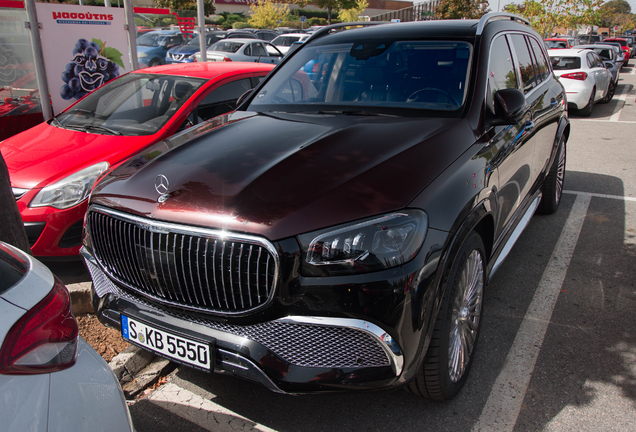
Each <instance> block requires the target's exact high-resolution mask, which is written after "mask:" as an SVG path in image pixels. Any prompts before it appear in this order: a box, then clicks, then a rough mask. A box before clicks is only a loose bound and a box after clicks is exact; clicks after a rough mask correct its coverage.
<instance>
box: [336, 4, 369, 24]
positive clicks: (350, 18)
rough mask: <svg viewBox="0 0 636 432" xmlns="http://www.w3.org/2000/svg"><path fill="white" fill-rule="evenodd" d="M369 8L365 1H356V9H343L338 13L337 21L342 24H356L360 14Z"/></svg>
mask: <svg viewBox="0 0 636 432" xmlns="http://www.w3.org/2000/svg"><path fill="white" fill-rule="evenodd" d="M368 7H369V3H367V0H358V2H357V5H356V7H354V8H351V9H345V10H342V11H340V12H339V13H338V19H339V20H340V21H342V22H356V21H358V17H359V16H360V15H361V14H362V12H363V11H364V10H365V9H366V8H368Z"/></svg>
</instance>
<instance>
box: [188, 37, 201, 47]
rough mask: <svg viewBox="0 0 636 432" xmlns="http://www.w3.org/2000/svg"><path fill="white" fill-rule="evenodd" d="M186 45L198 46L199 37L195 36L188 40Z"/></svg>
mask: <svg viewBox="0 0 636 432" xmlns="http://www.w3.org/2000/svg"><path fill="white" fill-rule="evenodd" d="M188 45H196V46H199V36H195V37H193V38H192V39H190V42H188Z"/></svg>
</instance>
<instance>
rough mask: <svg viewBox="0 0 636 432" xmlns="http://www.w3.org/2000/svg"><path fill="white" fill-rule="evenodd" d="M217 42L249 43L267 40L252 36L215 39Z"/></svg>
mask: <svg viewBox="0 0 636 432" xmlns="http://www.w3.org/2000/svg"><path fill="white" fill-rule="evenodd" d="M218 42H239V43H251V42H267V41H266V40H263V39H252V38H230V39H220V40H218V41H216V42H215V43H218ZM268 43H269V42H268Z"/></svg>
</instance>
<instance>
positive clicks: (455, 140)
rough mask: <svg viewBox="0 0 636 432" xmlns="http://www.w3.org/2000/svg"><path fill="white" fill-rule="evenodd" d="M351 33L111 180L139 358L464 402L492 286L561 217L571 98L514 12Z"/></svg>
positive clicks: (112, 262) (98, 207)
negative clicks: (537, 216) (538, 229)
mask: <svg viewBox="0 0 636 432" xmlns="http://www.w3.org/2000/svg"><path fill="white" fill-rule="evenodd" d="M349 26H351V25H350V24H349ZM346 27H347V25H346V24H340V25H335V26H331V27H326V28H324V29H321V30H318V31H316V32H315V33H314V34H313V36H312V37H311V38H309V39H308V40H307V41H305V42H304V43H303V44H302V45H301V46H300V47H299V48H298V49H297V50H295V51H294V52H293V53H292V54H290V55H289V56H287V57H286V58H285V59H284V60H283V61H282V63H281V64H280V65H279V66H278V67H277V68H276V69H275V70H274V71H273V72H272V74H270V75H268V77H267V78H266V79H265V80H264V81H263V83H261V85H259V86H258V87H257V88H256V89H254V90H253V92H252V93H251V94H249V95H245V96H243V97H242V98H241V101H242V103H241V104H240V106H239V108H238V109H237V110H236V111H234V112H233V113H230V114H228V115H225V116H221V117H217V118H215V119H213V120H212V121H210V122H208V123H205V124H203V125H201V126H199V127H195V128H191V129H190V130H188V131H186V132H185V133H183V134H181V135H177V136H175V137H173V138H171V139H168V140H166V141H164V142H163V143H162V146H155V147H154V148H151V149H149V150H148V153H151V154H153V158H152V159H148V158H143V157H133V158H132V159H131V160H130V161H129V162H127V163H124V164H122V165H120V166H119V167H117V168H116V169H114V170H112V171H111V172H109V173H108V174H107V175H105V176H104V177H103V178H102V180H101V181H99V182H98V183H97V184H96V186H95V188H94V189H93V192H92V194H91V198H90V203H89V209H88V214H87V217H86V224H85V228H86V236H85V237H84V247H83V249H82V255H83V256H84V258H85V260H86V264H87V266H88V268H89V270H90V273H91V277H92V279H93V291H92V296H93V297H92V298H93V304H94V306H95V310H96V311H97V316H98V317H99V319H100V321H101V322H103V323H104V324H106V325H108V326H111V327H114V328H116V329H118V330H120V331H121V332H122V335H123V336H124V338H126V339H127V340H129V341H130V342H132V343H133V344H136V345H139V346H142V347H144V348H145V349H148V350H151V351H154V352H156V353H159V354H160V355H162V356H165V357H167V358H170V359H172V360H175V361H177V362H181V363H183V364H186V365H189V366H191V367H194V368H197V369H201V370H204V371H206V372H225V373H229V374H233V375H236V376H239V377H243V378H246V379H249V380H253V381H256V382H259V383H261V384H263V385H264V386H266V387H268V388H270V389H272V390H274V391H278V392H289V393H297V392H301V393H302V392H310V391H337V390H369V389H380V388H390V387H396V386H401V385H408V388H409V389H410V390H411V391H412V392H414V393H416V394H419V395H423V396H427V397H429V398H433V399H439V400H443V399H449V398H451V397H453V396H454V395H455V394H456V393H457V392H458V391H459V390H460V389H461V388H462V386H463V385H464V383H465V381H466V379H467V376H468V372H469V369H470V367H471V363H472V360H473V358H474V355H475V347H476V343H477V340H478V336H479V331H480V328H481V323H482V318H485V319H488V317H484V316H482V303H483V293H484V287H485V286H486V284H487V283H488V281H489V280H490V279H491V278H492V276H493V275H494V274H495V272H496V270H497V268H499V266H500V265H501V263H502V261H503V259H504V258H505V257H506V255H507V253H508V251H509V250H510V248H511V247H512V245H513V244H514V243H515V241H516V240H517V238H518V237H519V235H520V233H521V232H522V231H523V229H524V228H525V226H526V225H527V223H528V222H529V220H530V218H531V216H532V215H533V214H534V213H535V210H539V211H540V212H542V213H552V212H554V211H556V210H557V208H558V206H559V203H560V200H561V193H562V188H563V181H564V174H565V160H566V142H567V140H568V136H569V134H570V122H569V120H568V116H567V110H566V98H565V92H564V89H563V87H562V85H561V84H560V83H559V81H558V80H557V79H556V78H555V76H554V74H553V73H552V70H551V69H550V63H549V62H548V57H547V53H546V51H545V48H544V47H543V41H542V40H541V38H540V36H539V35H538V34H537V33H536V32H535V31H534V30H532V28H531V27H530V24H529V22H528V21H525V20H524V19H522V18H520V17H517V16H515V15H511V14H503V13H491V14H486V15H484V16H483V17H482V18H481V19H480V20H449V21H444V20H435V21H421V22H408V23H400V24H382V23H380V24H375V23H368V24H366V25H364V26H359V27H360V28H350V29H346ZM354 27H357V26H354ZM310 62H312V63H313V64H317V65H318V66H317V67H316V70H317V73H315V74H314V75H313V76H311V77H310V76H309V75H308V74H307V73H306V72H304V69H305V65H307V64H308V63H310ZM312 70H313V66H312Z"/></svg>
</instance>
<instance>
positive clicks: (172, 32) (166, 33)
mask: <svg viewBox="0 0 636 432" xmlns="http://www.w3.org/2000/svg"><path fill="white" fill-rule="evenodd" d="M146 34H158V35H176V34H181V32H180V31H179V30H153V31H151V32H148V33H146Z"/></svg>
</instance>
